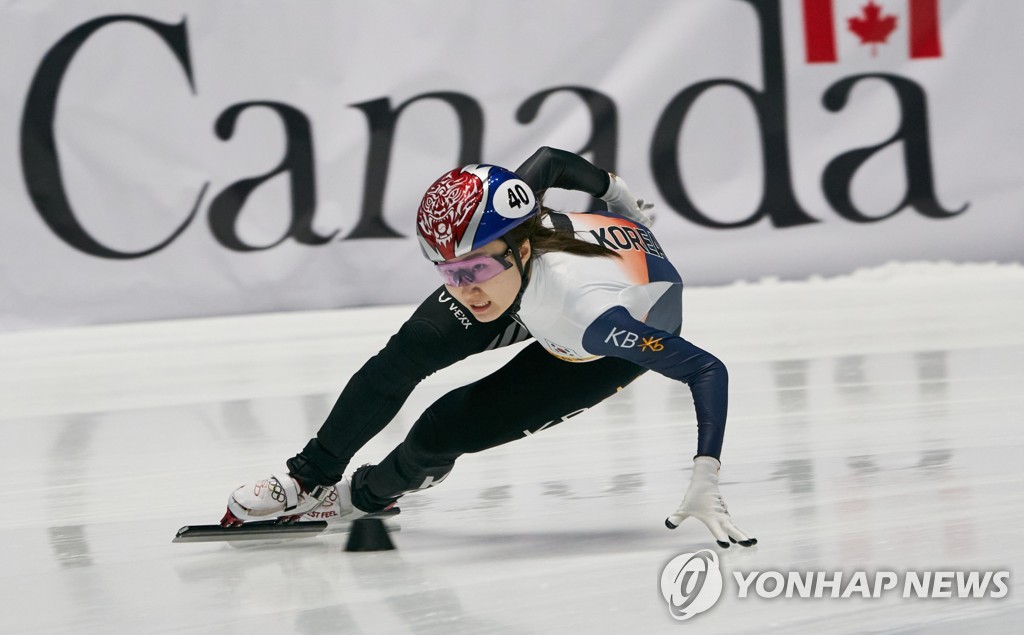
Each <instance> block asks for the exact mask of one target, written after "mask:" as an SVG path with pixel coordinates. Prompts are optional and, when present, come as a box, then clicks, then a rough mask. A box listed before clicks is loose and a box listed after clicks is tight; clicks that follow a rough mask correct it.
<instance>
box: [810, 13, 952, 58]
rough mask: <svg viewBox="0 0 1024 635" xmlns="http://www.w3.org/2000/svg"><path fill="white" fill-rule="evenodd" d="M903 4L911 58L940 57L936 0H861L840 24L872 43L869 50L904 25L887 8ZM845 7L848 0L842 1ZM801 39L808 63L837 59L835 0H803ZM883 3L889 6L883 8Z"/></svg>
mask: <svg viewBox="0 0 1024 635" xmlns="http://www.w3.org/2000/svg"><path fill="white" fill-rule="evenodd" d="M903 3H905V4H906V12H905V16H906V20H905V21H906V27H905V28H906V29H908V32H907V41H908V43H909V49H910V51H909V52H910V57H911V58H912V59H920V58H928V57H942V41H941V36H940V33H939V0H862V1H861V2H860V3H859V5H858V6H859V10H858V11H857V13H856V14H854V15H850V16H843V20H842V23H841V24H842V25H843V26H845V27H846V29H847V30H849V31H850V32H851V33H853V34H854V35H856V36H857V37H858V38H860V41H861V43H862V44H865V45H871V46H872V54H874V53H875V50H876V49H877V46H878V45H879V44H885V43H886V42H887V41H888V38H889V35H890V34H892V33H893V32H894V31H896V30H898V29H902V28H904V26H903V25H901V24H900V22H901V20H900V19H899V18H900V17H902V16H898V15H896V14H895V13H891V12H890V11H895V10H897V9H898V8H899V7H900V5H901V4H903ZM843 4H844V5H845V7H849V3H848V2H844V3H843ZM803 5H804V6H803V8H804V39H805V42H806V44H807V63H808V64H828V63H833V62H836V61H838V59H839V57H838V55H837V54H836V26H837V25H836V22H835V0H803ZM886 5H889V6H891V7H893V9H889V8H887V6H886Z"/></svg>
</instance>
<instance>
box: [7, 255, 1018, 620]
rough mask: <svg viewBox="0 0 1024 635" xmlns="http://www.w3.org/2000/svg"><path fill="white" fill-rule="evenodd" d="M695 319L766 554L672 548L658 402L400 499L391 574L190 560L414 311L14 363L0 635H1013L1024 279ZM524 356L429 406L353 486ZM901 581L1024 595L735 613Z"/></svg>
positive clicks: (694, 300)
mask: <svg viewBox="0 0 1024 635" xmlns="http://www.w3.org/2000/svg"><path fill="white" fill-rule="evenodd" d="M683 269H684V270H685V266H684V267H683ZM684 298H685V300H684V305H685V323H684V332H683V335H684V336H685V337H687V338H688V339H690V340H692V341H694V342H695V343H697V344H698V345H700V346H703V347H704V348H707V349H709V350H710V351H712V352H714V353H716V354H717V355H718V356H719V357H721V358H722V359H723V360H724V361H725V362H726V364H727V365H728V367H729V369H730V376H731V401H730V419H729V425H728V430H727V433H726V440H725V449H724V453H723V456H722V460H723V467H722V474H721V481H722V492H723V495H724V496H725V499H726V500H727V501H728V503H729V507H730V511H731V512H732V514H733V517H734V519H735V521H736V523H737V524H738V525H739V526H740V527H742V528H744V529H745V530H746V531H748V532H749V533H751V534H754V535H756V536H757V537H758V538H759V540H760V543H759V544H758V545H757V546H756V547H754V548H751V549H740V548H736V547H733V548H730V549H719V548H717V547H715V546H714V542H713V541H712V539H711V536H710V534H709V533H708V532H707V530H706V529H705V528H704V527H703V526H702V525H700V524H699V523H697V522H696V521H694V520H692V519H691V520H689V521H686V522H685V523H684V524H683V525H682V526H681V527H680V528H679V529H677V530H675V531H669V530H668V529H666V528H665V527H664V525H663V520H664V518H665V516H666V515H668V514H669V513H671V512H672V511H673V510H674V509H675V507H676V505H677V504H678V503H679V500H680V499H681V497H682V495H683V492H684V491H685V489H686V486H687V483H688V482H689V475H690V468H691V465H692V464H691V461H690V457H691V456H692V455H693V451H694V447H695V439H696V431H695V425H694V424H695V420H694V415H693V409H692V402H691V399H690V395H689V391H688V390H687V389H686V387H685V386H683V385H680V384H676V383H674V382H672V381H669V380H667V379H664V378H662V377H659V376H654V375H650V374H648V375H646V376H644V377H643V378H641V379H640V380H639V381H638V382H636V383H635V384H634V385H632V386H630V387H629V388H628V389H626V390H624V391H623V392H622V393H620V394H619V395H617V396H616V397H614V398H612V399H611V400H609V401H607V402H605V403H604V404H602V405H600V406H599V407H596V408H594V409H592V410H591V411H589V412H587V413H585V414H583V415H581V416H579V417H576V418H574V419H572V420H570V421H568V422H566V423H564V424H562V425H560V426H557V427H554V428H550V429H548V430H545V431H543V432H542V433H540V434H537V435H534V436H532V437H530V438H525V439H523V440H521V441H517V442H515V443H512V444H509V445H507V446H504V447H501V448H498V449H495V450H491V451H489V452H486V453H483V454H479V455H470V456H466V457H463V458H462V459H460V461H459V462H458V463H457V465H456V468H455V471H454V472H453V473H452V475H451V477H450V478H448V479H447V480H446V481H445V483H444V484H443V485H441V486H440V487H437V488H434V489H431V490H428V491H426V492H421V493H418V494H414V495H410V496H407V497H406V498H404V499H403V500H402V502H401V507H402V510H403V513H402V514H401V516H400V517H398V519H396V520H395V524H396V525H397V526H399V527H396V528H395V529H399V528H400V530H399V531H394V533H393V540H394V542H395V543H396V545H397V547H398V549H397V550H396V551H392V552H379V553H369V554H352V553H345V552H344V551H343V547H344V544H345V537H344V536H343V535H334V536H328V537H321V538H313V539H305V540H300V541H292V542H287V543H273V544H259V543H248V544H247V545H246V546H244V547H234V546H229V545H226V544H209V543H204V544H172V543H171V538H172V537H173V536H174V533H175V531H176V530H177V529H178V528H179V527H180V526H182V525H186V524H199V523H214V522H216V521H217V520H218V519H219V518H220V516H221V514H222V513H223V509H224V502H225V499H226V497H227V494H228V492H229V491H230V490H231V489H233V488H234V487H235V486H237V485H239V484H241V483H242V482H243V481H247V480H253V479H256V478H261V477H265V476H267V475H268V474H269V473H270V472H271V471H275V470H280V469H282V468H283V462H284V460H285V459H286V458H288V457H289V456H291V455H292V454H294V453H295V452H297V451H298V450H299V449H301V448H302V446H303V445H304V444H305V442H306V440H307V439H308V438H309V437H310V436H312V435H313V434H314V433H315V432H316V429H317V428H318V427H319V425H320V423H321V422H322V420H323V418H324V417H325V415H326V414H327V412H328V410H329V409H330V407H331V406H332V404H333V402H334V399H335V397H336V396H337V393H338V392H339V391H340V389H341V388H342V386H343V385H344V383H345V381H346V379H347V378H348V376H349V375H350V374H351V373H352V372H354V371H355V370H356V369H357V368H358V367H359V365H360V364H362V362H363V361H365V359H366V358H367V357H369V356H370V355H372V354H373V353H374V352H375V351H376V350H378V349H379V348H380V347H381V346H382V345H383V344H384V342H385V341H386V338H387V337H388V336H389V335H390V334H391V333H392V332H393V331H394V330H395V329H396V328H397V326H398V325H399V324H400V323H401V322H402V320H403V319H404V318H405V317H406V316H407V315H408V313H409V312H410V307H387V308H381V309H355V310H347V311H333V312H316V313H292V314H278V315H264V316H250V317H232V318H216V319H207V320H193V321H178V322H164V323H146V324H134V325H125V326H97V327H90V328H82V329H69V330H60V331H34V332H33V331H29V332H19V333H10V334H4V335H0V373H2V375H0V425H2V426H3V431H4V434H3V439H4V442H3V444H2V446H0V475H2V477H3V481H2V482H3V487H2V488H0V507H2V509H3V510H4V514H3V516H2V518H0V562H2V563H3V567H2V568H0V591H2V594H3V598H4V602H3V608H2V609H0V632H2V633H5V634H6V633H51V632H64V633H181V632H197V633H236V632H248V631H266V632H275V633H360V632H364V633H375V634H377V633H438V634H441V633H444V634H449V633H474V634H475V633H565V632H570V633H682V632H687V631H689V632H701V633H704V632H718V633H744V632H749V633H754V632H757V633H761V632H780V633H796V632H807V633H810V632H814V633H821V632H829V633H831V632H901V633H907V632H909V633H933V632H939V633H963V632H966V631H968V630H970V631H971V632H974V633H998V632H1005V633H1011V632H1016V633H1019V632H1021V623H1022V622H1024V610H1022V607H1021V602H1020V598H1019V592H1020V588H1019V583H1018V576H1019V575H1020V573H1021V564H1022V563H1024V540H1022V539H1021V535H1022V531H1024V530H1022V528H1024V468H1022V465H1024V427H1022V425H1021V423H1022V419H1024V415H1022V413H1024V268H1022V267H1020V266H1011V265H1003V266H997V265H960V266H954V265H948V264H941V263H932V264H925V263H920V264H914V263H911V264H902V265H889V266H885V267H881V268H877V269H872V270H867V271H861V272H857V273H855V274H853V275H850V276H846V277H842V278H837V279H829V280H820V279H812V280H808V281H803V282H779V281H772V280H767V281H759V282H757V283H748V284H735V285H732V286H729V287H721V288H706V289H699V288H698V289H688V290H687V291H686V292H685V294H684ZM514 350H518V349H514ZM514 350H506V351H499V352H495V353H489V354H484V355H480V356H477V357H474V358H471V359H470V360H468V361H466V362H464V363H462V364H460V365H458V366H457V367H455V368H452V369H449V370H447V371H444V372H443V373H440V374H438V375H436V376H434V377H431V378H430V379H428V380H427V381H426V382H425V383H424V384H423V385H421V387H420V388H419V389H418V390H417V391H416V392H414V393H413V396H412V398H411V399H410V400H409V402H407V404H406V407H405V408H404V409H403V410H402V412H401V413H400V414H399V416H398V417H397V418H396V420H395V421H394V423H393V424H392V425H391V426H390V427H389V428H388V429H386V430H385V431H384V432H383V433H381V435H379V436H378V437H377V438H376V439H374V441H373V442H372V443H371V444H370V445H368V446H367V447H366V448H364V450H363V451H361V452H360V453H359V454H358V455H357V457H356V464H359V463H362V462H374V461H377V460H379V459H380V458H382V457H383V456H384V455H385V454H386V453H387V451H389V450H390V449H391V447H393V446H394V445H395V444H396V443H398V442H399V441H400V440H401V439H402V437H403V436H404V433H405V431H406V430H407V429H408V428H409V426H410V425H411V424H412V422H413V421H414V420H415V418H416V416H417V415H418V413H419V412H420V411H421V410H422V409H423V408H424V407H425V406H426V405H428V404H429V403H430V402H431V401H432V400H433V399H435V398H436V397H438V396H440V395H441V394H443V393H444V392H445V391H446V390H448V389H450V388H452V387H454V386H457V385H461V384H463V383H466V382H468V381H471V380H473V379H475V378H477V377H480V376H482V375H483V374H485V373H486V372H489V370H491V369H493V368H496V367H497V366H498V365H500V364H501V363H502V361H503V360H505V359H507V358H508V357H509V356H510V355H511V354H512V353H513V352H514ZM509 390H513V391H514V390H515V386H509ZM486 416H487V413H486V412H481V413H480V417H481V418H484V417H486ZM704 548H713V549H714V550H715V551H716V552H717V553H718V556H719V558H720V559H721V563H722V569H723V575H724V576H725V578H726V588H725V590H724V591H723V594H722V598H721V599H720V600H719V601H718V603H717V604H716V605H715V606H714V607H713V608H711V609H710V610H708V611H707V612H705V613H702V614H699V615H696V616H695V617H693V618H692V619H690V620H688V621H686V622H678V621H676V620H673V619H672V617H671V616H670V615H669V611H668V605H667V603H666V602H665V600H664V599H663V598H662V596H661V591H660V586H659V578H660V575H661V571H662V568H663V567H664V566H665V564H666V563H667V562H669V561H670V560H671V559H672V558H674V557H675V556H677V555H679V554H682V553H688V552H695V551H698V550H700V549H704ZM908 570H912V571H995V570H1009V571H1011V574H1012V577H1011V578H1010V581H1009V585H1008V586H1009V587H1010V590H1009V595H1008V596H1007V597H1005V598H1002V599H995V598H991V597H984V598H951V599H939V598H930V599H921V598H909V599H904V598H902V597H900V596H899V595H898V594H897V595H884V596H883V597H882V598H880V599H865V598H862V597H859V595H855V597H852V598H845V599H844V598H829V597H825V598H811V599H801V598H786V597H777V598H774V599H764V598H759V597H748V598H739V597H737V593H736V589H735V582H734V580H733V577H732V572H735V571H738V572H744V573H747V572H752V571H781V572H783V573H785V572H789V571H798V572H808V571H810V572H814V571H826V572H836V571H841V572H846V573H847V574H852V572H855V571H867V572H877V571H896V572H906V571H908Z"/></svg>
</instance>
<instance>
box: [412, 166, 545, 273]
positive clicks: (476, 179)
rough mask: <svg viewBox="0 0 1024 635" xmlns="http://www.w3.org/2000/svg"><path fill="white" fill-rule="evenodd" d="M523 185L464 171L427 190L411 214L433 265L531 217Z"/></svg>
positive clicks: (494, 170) (500, 171)
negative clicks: (416, 208) (414, 213)
mask: <svg viewBox="0 0 1024 635" xmlns="http://www.w3.org/2000/svg"><path fill="white" fill-rule="evenodd" d="M537 209H538V206H537V196H536V195H535V194H534V193H533V190H531V189H530V186H529V185H527V184H526V182H525V181H523V180H522V179H520V178H519V177H518V176H516V175H515V174H514V173H512V172H511V171H509V170H506V169H505V168H501V167H498V166H496V165H476V164H474V165H467V166H465V167H462V168H457V169H455V170H452V171H451V172H448V173H447V174H445V175H444V176H442V177H441V178H439V179H438V180H436V181H434V184H433V185H431V186H430V187H429V188H428V189H427V193H426V194H424V195H423V200H422V201H421V202H420V208H419V211H417V212H416V236H417V237H418V238H419V241H420V247H422V248H423V253H425V254H426V256H427V258H429V259H430V260H431V261H433V262H442V261H445V260H451V259H452V258H458V257H460V256H464V255H466V254H468V253H469V252H471V251H473V250H474V249H478V248H480V247H483V246H484V245H486V244H487V243H489V242H491V241H492V240H496V239H498V238H501V237H502V236H504V235H505V234H506V233H508V232H509V231H510V230H512V228H514V227H516V226H518V225H521V224H523V223H524V222H525V221H527V220H528V219H529V218H530V217H531V216H533V215H534V214H536V213H537Z"/></svg>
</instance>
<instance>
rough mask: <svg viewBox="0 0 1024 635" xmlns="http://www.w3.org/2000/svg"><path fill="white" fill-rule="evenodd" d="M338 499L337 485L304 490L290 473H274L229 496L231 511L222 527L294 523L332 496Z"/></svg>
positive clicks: (228, 511)
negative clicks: (248, 523) (261, 523)
mask: <svg viewBox="0 0 1024 635" xmlns="http://www.w3.org/2000/svg"><path fill="white" fill-rule="evenodd" d="M332 494H333V496H334V497H335V498H337V491H336V488H335V486H333V485H332V486H330V487H315V488H313V491H311V492H306V491H303V489H302V486H301V485H300V484H299V482H298V481H297V480H295V479H294V478H293V477H292V476H291V475H290V474H284V475H278V474H273V475H271V476H270V478H265V479H263V480H259V481H256V482H255V483H247V484H245V485H242V486H241V487H238V488H237V489H235V491H233V492H231V495H230V496H228V509H227V513H225V514H224V518H222V519H221V521H220V524H221V526H222V527H236V526H238V525H241V524H242V523H246V522H251V521H256V520H277V521H278V522H282V523H289V522H294V521H296V520H298V519H299V518H301V517H302V516H303V515H304V514H307V513H308V512H310V511H312V510H314V509H316V508H317V507H319V506H320V505H321V504H322V503H323V502H324V501H326V500H327V499H329V498H330V497H331V496H332Z"/></svg>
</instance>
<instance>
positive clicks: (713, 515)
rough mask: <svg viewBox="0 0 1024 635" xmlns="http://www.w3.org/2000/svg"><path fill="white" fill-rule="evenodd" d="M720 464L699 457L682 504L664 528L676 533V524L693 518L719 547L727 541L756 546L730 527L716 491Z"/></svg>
mask: <svg viewBox="0 0 1024 635" xmlns="http://www.w3.org/2000/svg"><path fill="white" fill-rule="evenodd" d="M721 467H722V464H721V463H719V462H718V459H716V458H713V457H710V456H698V457H697V458H695V459H694V460H693V477H692V478H691V479H690V487H689V489H687V490H686V495H685V496H683V502H682V503H680V504H679V508H678V509H676V511H675V513H673V514H672V515H671V516H669V517H668V518H666V519H665V526H666V527H668V528H669V529H675V528H676V527H678V526H679V523H681V522H683V521H684V520H686V519H687V518H689V517H690V516H693V517H694V518H696V519H697V520H699V521H700V522H702V523H704V525H705V526H707V528H708V529H710V530H711V534H712V535H713V536H714V537H715V541H716V542H717V543H718V546H720V547H726V548H727V547H728V546H729V541H730V540H731V541H732V542H736V543H739V544H741V545H743V546H744V547H751V546H753V545H756V544H757V538H750V537H748V536H747V534H746V533H744V532H743V531H742V530H740V528H739V527H737V526H736V525H734V524H733V523H732V517H731V516H729V510H728V508H726V506H725V501H724V500H722V494H721V493H719V491H718V470H719V468H721Z"/></svg>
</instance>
